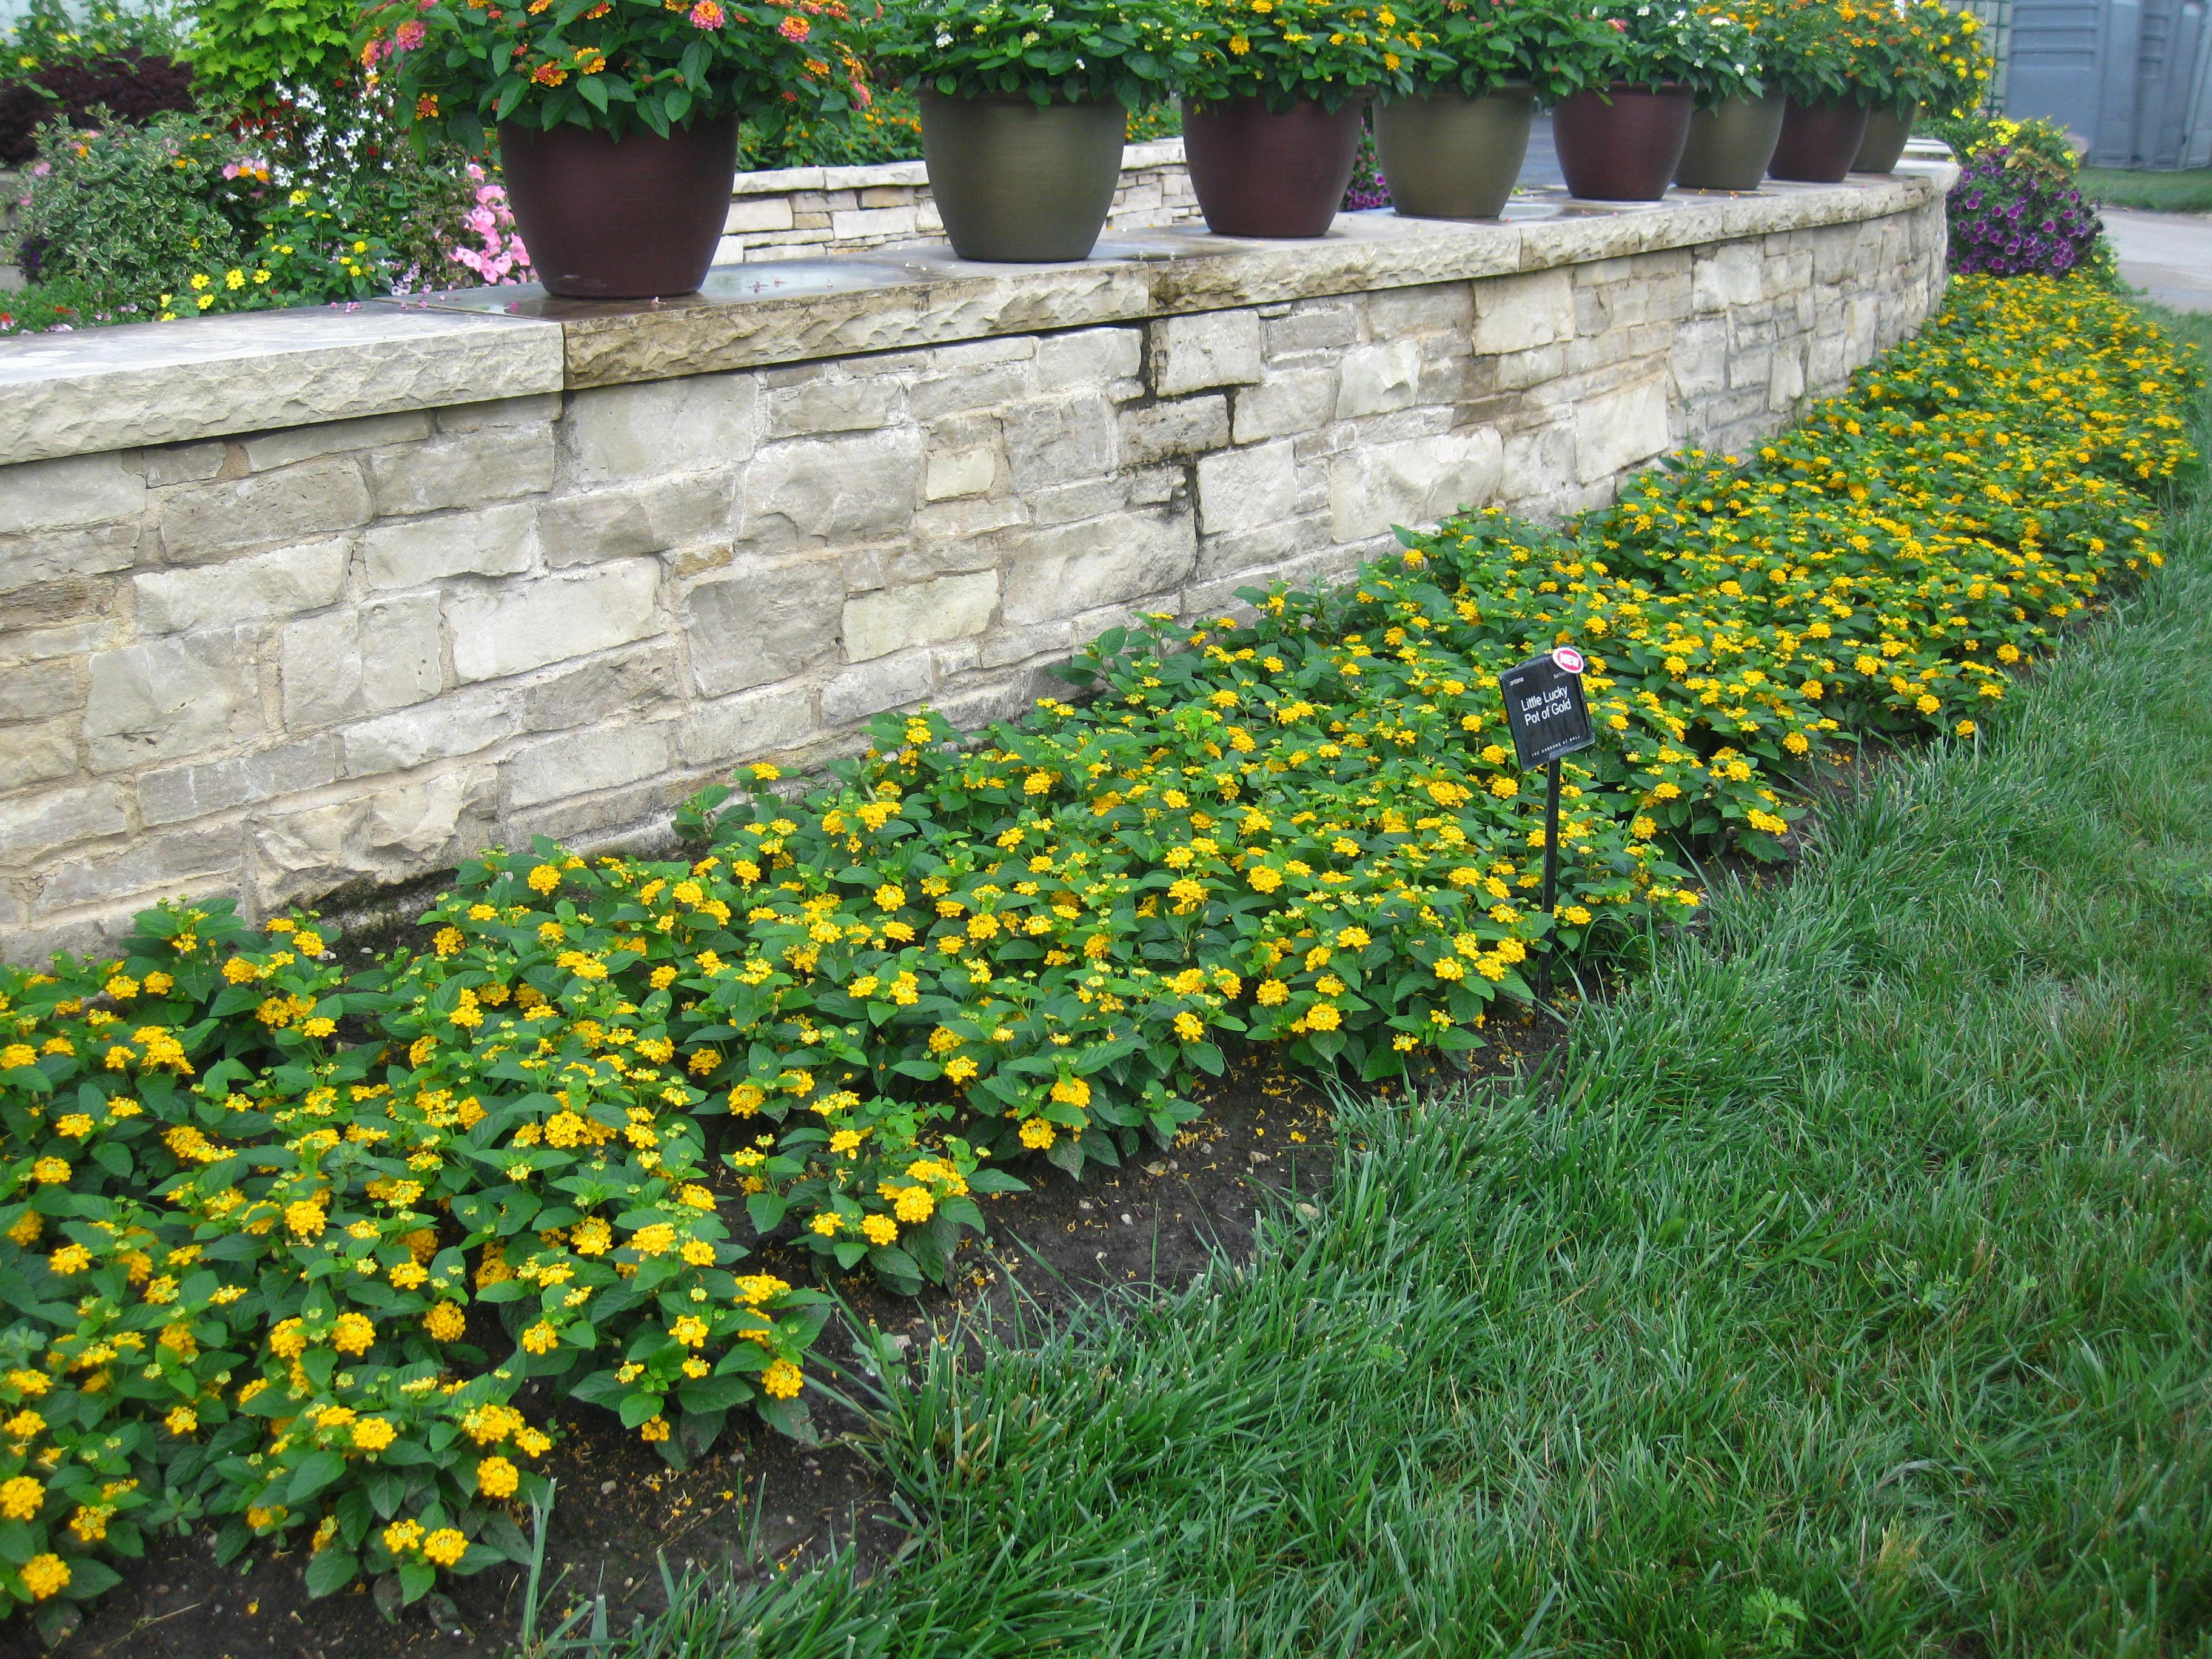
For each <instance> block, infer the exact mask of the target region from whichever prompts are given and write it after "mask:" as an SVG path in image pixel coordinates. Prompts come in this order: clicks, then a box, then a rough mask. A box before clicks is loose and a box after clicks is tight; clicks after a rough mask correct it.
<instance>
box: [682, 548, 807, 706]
mask: <svg viewBox="0 0 2212 1659" xmlns="http://www.w3.org/2000/svg"><path fill="white" fill-rule="evenodd" d="M844 608H845V581H844V576H843V574H842V572H841V571H840V570H839V568H838V567H837V565H836V562H835V561H833V560H829V559H822V558H799V559H791V560H787V561H784V562H781V563H776V564H769V563H751V564H749V565H748V566H747V567H746V568H744V570H743V571H742V572H741V573H740V574H738V575H735V576H732V577H731V578H730V579H728V580H723V581H710V582H702V583H700V584H699V585H698V586H696V587H695V588H693V589H692V590H691V592H690V596H689V597H688V598H687V599H685V600H684V640H685V641H686V643H687V645H688V647H689V648H690V653H691V679H692V683H693V684H695V685H696V686H697V687H698V689H699V692H700V695H701V696H708V697H719V696H725V695H726V694H727V693H729V692H732V691H744V690H750V688H751V687H753V686H756V685H765V684H768V683H769V681H771V680H780V679H783V678H787V677H788V676H790V675H793V674H796V673H799V672H800V671H803V670H805V669H808V668H811V667H813V666H815V665H817V664H820V663H824V662H834V661H836V659H837V657H838V655H839V636H838V630H839V627H840V624H841V623H842V614H843V611H844Z"/></svg>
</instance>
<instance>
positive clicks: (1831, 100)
mask: <svg viewBox="0 0 2212 1659" xmlns="http://www.w3.org/2000/svg"><path fill="white" fill-rule="evenodd" d="M369 17H370V29H371V33H370V37H369V40H368V47H367V52H368V57H369V58H370V59H371V61H373V62H381V64H383V66H384V72H385V73H386V75H387V76H389V77H391V78H392V80H393V81H394V82H395V83H396V84H397V85H398V87H400V88H402V94H403V95H402V102H403V104H404V105H407V106H411V107H412V108H414V109H415V110H416V112H418V116H419V119H420V121H421V123H422V125H424V126H425V127H426V128H428V130H430V131H435V132H437V133H439V134H440V135H441V136H442V137H445V138H446V139H447V140H449V141H457V142H459V143H462V144H463V145H465V146H467V147H471V148H477V147H481V146H482V145H483V143H485V141H486V134H487V130H488V128H489V127H492V126H496V127H497V129H498V133H499V142H500V149H501V155H503V156H504V158H505V161H506V167H507V175H508V178H509V180H510V183H511V185H512V189H513V196H514V200H515V211H516V215H517V217H518V219H519V221H520V224H521V227H522V230H523V234H524V235H525V236H526V239H527V240H528V242H529V244H530V246H531V247H532V249H533V250H535V251H536V252H537V253H538V256H539V257H538V266H539V271H540V274H541V276H542V278H543V280H544V282H545V283H546V285H547V286H548V287H549V288H550V289H552V290H553V291H554V292H556V293H559V294H563V295H571V296H574V297H580V298H635V297H645V296H648V295H663V294H672V293H682V292H687V291H689V290H690V289H695V288H696V287H697V286H698V284H699V283H700V282H701V280H702V278H703V277H704V276H705V272H706V269H707V265H708V261H709V260H710V259H711V258H712V256H713V251H714V244H715V240H716V236H717V234H719V231H720V222H721V216H722V210H723V204H724V202H725V201H726V192H727V187H728V184H729V179H730V174H731V171H732V167H733V165H734V163H733V155H734V143H735V138H734V133H735V127H736V123H737V120H738V118H739V117H741V116H744V115H746V114H748V113H751V114H754V115H755V118H763V117H761V116H760V114H759V112H770V113H771V114H773V113H774V112H786V115H787V118H794V119H815V120H821V119H836V118H841V117H844V116H847V115H849V113H850V112H853V111H855V110H858V109H862V108H865V107H866V103H867V101H868V100H869V98H870V96H871V93H870V83H869V78H868V68H869V66H870V65H872V66H873V68H874V69H875V70H876V72H877V74H878V76H879V77H880V78H883V79H885V80H889V81H895V82H902V83H903V84H904V85H905V86H906V87H908V88H912V89H913V90H914V92H915V94H917V95H918V97H919V100H920V105H921V130H922V143H923V152H924V156H925V159H926V161H927V164H928V168H929V176H930V183H931V187H932V189H933V191H934V193H935V196H936V198H937V201H938V204H939V208H940V210H941V211H942V213H943V216H944V220H945V229H946V232H947V234H948V235H949V236H950V237H951V241H952V244H953V246H954V248H955V249H956V251H957V252H959V253H961V254H962V255H963V256H964V257H966V258H975V259H987V260H1007V261H1050V260H1066V259H1080V258H1084V257H1085V256H1086V255H1088V254H1089V252H1091V248H1092V246H1093V245H1094V244H1095V243H1096V241H1097V237H1098V234H1099V232H1100V231H1101V229H1102V228H1103V226H1104V223H1105V220H1106V216H1107V213H1108V210H1109V208H1110V206H1111V204H1112V202H1113V197H1114V191H1115V184H1116V182H1117V180H1118V179H1119V177H1120V172H1121V150H1122V145H1123V142H1124V139H1125V137H1126V134H1127V124H1128V118H1129V116H1130V114H1131V112H1145V111H1148V110H1150V109H1152V108H1154V107H1156V106H1158V105H1160V104H1162V103H1163V102H1164V101H1166V100H1170V99H1173V100H1177V101H1178V102H1179V104H1180V106H1181V112H1182V131H1183V136H1184V139H1185V143H1186V146H1187V154H1188V161H1189V167H1190V174H1191V182H1192V185H1193V187H1194V191H1195V192H1196V194H1197V197H1198V199H1199V204H1200V208H1201V209H1202V210H1203V211H1204V213H1205V216H1206V223H1207V225H1208V226H1209V227H1210V228H1212V229H1214V230H1216V231H1218V232H1221V233H1223V234H1232V235H1245V236H1272V237H1310V236H1318V235H1321V234H1324V233H1325V232H1326V231H1327V230H1328V227H1329V224H1330V222H1331V221H1332V220H1333V219H1334V216H1335V214H1336V212H1337V210H1338V208H1339V205H1340V204H1341V203H1342V201H1343V200H1344V197H1345V191H1346V185H1348V184H1349V183H1350V182H1351V179H1352V173H1353V169H1354V166H1355V162H1356V159H1357V157H1358V151H1359V146H1360V140H1361V135H1362V132H1363V129H1364V123H1365V122H1366V120H1367V118H1368V114H1369V111H1370V108H1371V110H1372V118H1373V123H1374V130H1375V137H1376V147H1377V149H1378V151H1379V153H1380V157H1381V166H1382V171H1383V174H1384V176H1385V178H1386V179H1388V181H1389V188H1390V191H1391V194H1392V196H1393V198H1394V199H1395V203H1396V205H1397V206H1398V209H1399V210H1400V211H1401V212H1404V213H1407V214H1411V215H1415V216H1423V217H1446V218H1492V217H1495V216H1498V213H1499V212H1500V211H1501V210H1503V207H1504V202H1505V199H1506V197H1507V196H1508V195H1509V194H1510V192H1511V191H1512V189H1513V186H1514V184H1515V182H1516V179H1517V177H1518V175H1519V173H1520V169H1521V165H1522V160H1523V158H1524V156H1525V155H1526V152H1527V149H1528V134H1529V124H1530V120H1531V118H1532V117H1533V115H1534V111H1535V109H1536V107H1537V106H1538V105H1539V104H1540V103H1541V104H1547V105H1549V106H1552V107H1553V110H1554V112H1555V125H1556V131H1557V136H1558V143H1559V159H1560V163H1561V166H1562V167H1563V169H1564V170H1565V175H1566V179H1567V182H1568V185H1569V187H1570V189H1571V191H1573V192H1574V193H1575V194H1576V195H1577V196H1584V197H1604V198H1613V199H1632V200H1637V199H1640V200H1652V199H1656V198H1657V197H1659V196H1660V195H1661V194H1662V193H1663V192H1664V191H1665V190H1666V189H1667V187H1668V185H1669V184H1670V183H1675V182H1679V183H1680V184H1682V185H1687V186H1692V187H1695V188H1701V189H1722V190H1745V189H1752V188H1755V187H1756V186H1757V185H1758V184H1759V181H1760V179H1762V178H1764V177H1765V176H1766V175H1767V174H1768V173H1770V172H1771V173H1772V174H1773V176H1775V177H1777V178H1784V179H1825V180H1829V181H1833V180H1837V179H1842V178H1843V177H1844V174H1845V173H1847V172H1848V171H1850V169H1851V168H1853V167H1859V168H1861V169H1864V170H1871V171H1876V172H1887V170H1889V169H1890V168H1891V167H1893V166H1894V165H1895V163H1896V161H1897V158H1898V155H1899V153H1900V152H1901V150H1902V149H1903V147H1904V143H1905V136H1906V134H1907V132H1908V131H1910V128H1911V122H1912V120H1913V118H1914V115H1915V113H1916V112H1917V110H1919V109H1921V108H1923V107H1925V108H1928V109H1930V110H1934V111H1938V112H1944V113H1949V112H1954V111H1955V110H1958V109H1960V108H1963V107H1967V106H1972V104H1973V103H1974V102H1975V101H1977V100H1978V97H1979V94H1980V90H1981V88H1982V86H1983V85H1984V82H1986V81H1987V79H1988V76H1989V66H1988V61H1987V58H1986V56H1985V55H1984V53H1983V52H1981V51H1980V50H1979V48H1978V45H1977V43H1976V40H1975V35H1976V25H1975V22H1974V21H1973V19H1972V18H1971V17H1969V16H1966V15H1960V14H1956V13H1953V12H1949V11H1947V10H1946V9H1944V8H1943V7H1942V5H1941V4H1939V3H1936V0H1918V3H1916V4H1913V5H1911V6H1909V7H1907V8H1905V9H1895V8H1893V7H1891V6H1888V5H1886V4H1875V5H1862V4H1858V3H1855V0H1752V3H1750V4H1748V5H1747V6H1745V7H1741V8H1739V9H1735V10H1734V11H1728V12H1723V11H1720V10H1717V9H1710V8H1708V9H1696V8H1689V7H1684V6H1679V5H1674V6H1670V5H1666V4H1653V3H1631V0H1579V3H1578V0H989V3H986V4H984V5H981V6H980V7H979V6H976V5H975V4H974V3H972V0H914V3H910V4H906V5H901V6H897V7H894V8H892V9H890V10H889V11H888V12H887V13H885V14H884V15H880V16H878V17H877V18H875V19H873V20H871V21H868V22H866V24H865V25H863V24H862V23H860V22H859V21H856V20H855V19H854V17H853V16H852V15H850V13H849V12H848V9H847V8H846V7H845V5H844V4H843V3H842V0H750V3H748V0H695V3H690V5H689V6H688V7H686V6H683V5H678V4H673V3H662V0H555V3H553V4H552V5H551V7H550V9H549V8H547V7H544V6H532V7H530V8H529V9H513V10H508V11H501V10H500V9H497V8H492V7H487V6H484V5H482V4H479V3H473V0H432V3H429V4H428V5H424V4H422V3H421V0H387V3H386V4H385V5H383V6H382V7H380V8H378V9H373V10H372V11H371V13H370V14H369Z"/></svg>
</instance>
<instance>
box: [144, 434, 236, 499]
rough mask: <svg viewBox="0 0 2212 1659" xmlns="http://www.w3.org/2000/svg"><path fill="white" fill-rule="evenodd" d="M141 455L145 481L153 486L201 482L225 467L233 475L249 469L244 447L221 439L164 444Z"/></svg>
mask: <svg viewBox="0 0 2212 1659" xmlns="http://www.w3.org/2000/svg"><path fill="white" fill-rule="evenodd" d="M234 456H235V459H233V458H234ZM138 459H140V460H142V461H143V462H144V463H145V465H146V483H147V485H148V487H149V488H150V489H158V488H160V487H161V485H163V484H175V483H199V482H200V481H201V480H202V479H204V478H212V477H216V475H217V474H218V473H221V472H223V471H226V470H227V471H228V472H229V473H230V475H231V477H240V476H241V475H242V474H243V473H244V472H245V471H246V451H245V447H243V446H242V445H240V444H237V443H234V442H233V443H225V442H223V441H221V440H220V439H218V440H216V441H213V442H210V443H204V444H163V445H161V446H159V447H155V448H153V449H142V450H140V451H139V452H138Z"/></svg>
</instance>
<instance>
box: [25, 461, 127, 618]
mask: <svg viewBox="0 0 2212 1659" xmlns="http://www.w3.org/2000/svg"><path fill="white" fill-rule="evenodd" d="M31 465H34V466H50V465H54V463H52V462H50V461H34V462H33V463H31ZM144 540H145V534H144V526H143V523H142V522H141V521H140V520H136V519H125V520H121V521H119V522H118V523H115V524H103V525H94V526H91V527H90V528H88V529H76V530H45V531H36V532H32V533H31V534H29V535H27V536H11V537H9V538H5V539H4V540H0V593H15V592H21V590H22V589H24V588H27V587H37V586H41V585H43V584H45V583H46V582H60V581H69V580H73V579H78V578H82V577H86V576H100V575H105V574H107V573H108V572H109V571H112V570H127V569H129V568H131V566H132V565H133V564H135V563H137V561H138V550H139V548H140V546H141V544H143V541H144ZM11 620H14V619H12V618H11Z"/></svg>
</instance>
